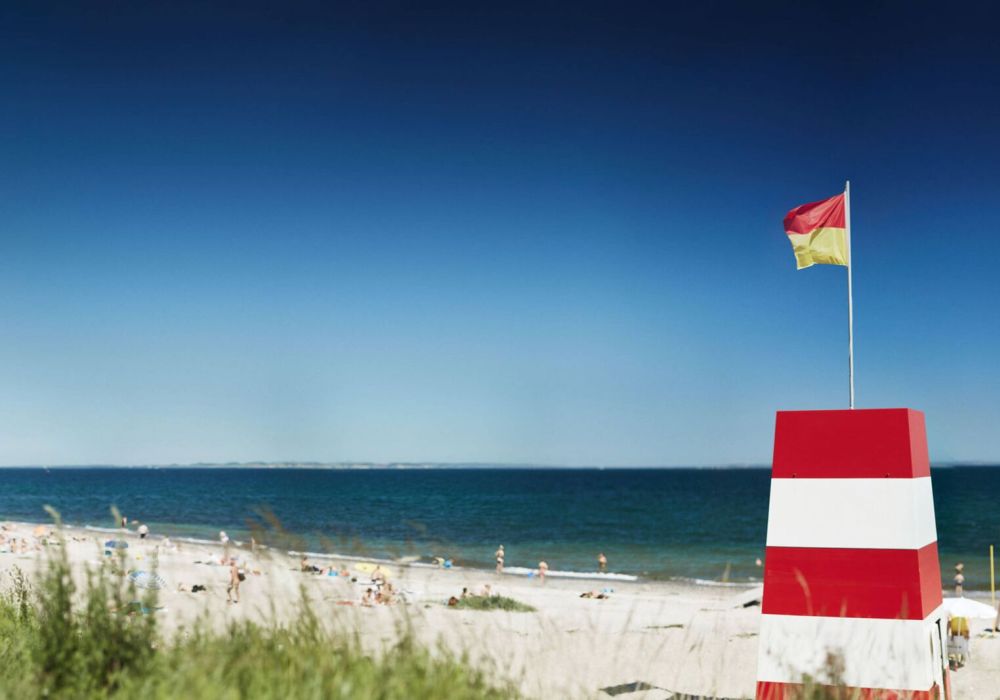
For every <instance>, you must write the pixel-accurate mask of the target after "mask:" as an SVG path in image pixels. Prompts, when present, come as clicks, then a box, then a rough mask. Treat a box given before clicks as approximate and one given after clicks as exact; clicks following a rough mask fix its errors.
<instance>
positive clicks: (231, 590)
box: [226, 557, 243, 603]
mask: <svg viewBox="0 0 1000 700" xmlns="http://www.w3.org/2000/svg"><path fill="white" fill-rule="evenodd" d="M242 580H243V575H242V574H241V573H240V569H239V567H238V566H236V557H231V558H230V559H229V587H228V588H226V602H227V603H239V602H240V581H242ZM234 595H235V597H236V600H233V596H234Z"/></svg>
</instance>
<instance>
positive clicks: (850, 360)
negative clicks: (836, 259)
mask: <svg viewBox="0 0 1000 700" xmlns="http://www.w3.org/2000/svg"><path fill="white" fill-rule="evenodd" d="M844 228H845V229H846V231H845V233H846V234H847V364H848V370H847V374H848V378H849V380H850V383H851V394H850V397H851V398H850V407H851V408H854V290H853V289H852V286H853V285H852V284H851V270H852V268H853V267H854V256H852V255H851V181H850V180H848V181H847V184H846V185H844Z"/></svg>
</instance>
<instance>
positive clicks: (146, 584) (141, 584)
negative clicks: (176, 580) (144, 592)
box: [128, 571, 167, 591]
mask: <svg viewBox="0 0 1000 700" xmlns="http://www.w3.org/2000/svg"><path fill="white" fill-rule="evenodd" d="M128 577H129V578H130V579H131V580H132V583H134V584H135V585H136V587H137V588H148V589H150V590H152V591H158V590H160V589H161V588H166V587H167V582H166V581H164V580H163V577H161V576H159V575H158V574H154V573H151V572H149V571H133V572H132V573H130V574H129V575H128Z"/></svg>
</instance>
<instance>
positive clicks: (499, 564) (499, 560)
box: [493, 545, 504, 574]
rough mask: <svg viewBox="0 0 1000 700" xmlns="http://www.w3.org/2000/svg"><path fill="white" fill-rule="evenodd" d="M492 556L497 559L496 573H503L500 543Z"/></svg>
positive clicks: (501, 546)
mask: <svg viewBox="0 0 1000 700" xmlns="http://www.w3.org/2000/svg"><path fill="white" fill-rule="evenodd" d="M493 556H494V557H496V559H497V574H502V573H503V559H504V553H503V545H500V546H499V547H497V551H496V552H494V553H493Z"/></svg>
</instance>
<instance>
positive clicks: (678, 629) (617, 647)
mask: <svg viewBox="0 0 1000 700" xmlns="http://www.w3.org/2000/svg"><path fill="white" fill-rule="evenodd" d="M8 527H10V528H12V529H13V530H14V533H13V534H14V535H15V536H24V537H28V536H30V534H31V533H32V531H33V529H34V527H35V526H34V525H28V524H8ZM5 534H8V535H9V534H11V533H10V532H8V533H5ZM64 535H65V537H66V540H67V551H68V555H69V558H70V561H71V563H72V565H73V567H74V571H75V572H77V573H78V574H79V575H80V576H81V580H82V574H83V572H84V571H85V567H86V566H88V565H90V566H95V565H99V562H102V561H103V560H105V559H106V557H105V556H104V547H103V545H102V543H103V541H104V540H106V539H109V538H111V537H119V535H111V534H107V533H95V532H93V531H87V530H80V529H73V528H67V529H66V530H65V533H64ZM121 537H122V538H123V539H125V540H127V541H128V542H129V543H130V547H129V548H128V550H126V551H127V566H128V568H129V569H132V568H135V569H144V568H149V567H151V561H152V559H153V557H154V555H155V556H157V558H158V562H159V566H158V572H159V574H160V575H161V576H162V577H163V578H164V579H165V580H166V582H167V588H166V590H164V591H161V594H160V603H159V604H160V605H162V606H165V609H164V610H160V611H158V612H156V613H155V614H156V615H157V617H158V619H159V620H160V622H161V629H163V630H164V631H166V632H167V633H171V632H173V631H176V630H177V629H178V628H179V627H181V626H183V625H184V624H185V623H190V622H192V621H193V620H194V619H195V618H197V617H199V616H201V615H204V616H206V618H207V619H208V620H210V621H211V622H212V623H213V624H215V625H217V626H218V627H220V628H221V627H223V626H224V625H225V624H226V623H228V622H229V621H231V620H236V619H247V618H249V619H253V620H257V621H261V622H268V621H273V620H275V619H278V620H280V619H283V618H287V617H288V616H291V615H293V614H294V612H295V609H296V606H297V602H298V600H299V596H300V591H305V592H306V594H307V595H308V596H309V598H310V599H311V601H312V604H313V606H314V609H316V610H317V611H319V612H320V614H321V615H322V616H325V619H328V620H329V621H331V622H332V623H334V624H343V625H346V626H347V627H348V629H351V630H359V631H360V633H361V638H362V641H363V643H364V644H365V645H366V646H367V647H369V648H371V649H372V650H373V651H375V650H378V649H382V648H385V645H386V644H391V643H392V641H393V640H395V639H397V638H398V634H399V629H400V627H401V626H402V625H409V626H410V627H411V628H412V629H413V630H414V631H415V633H416V634H417V636H418V637H419V638H420V639H421V640H422V641H424V642H425V643H428V644H430V645H435V644H438V643H442V644H443V645H444V646H445V647H446V648H449V649H451V650H454V651H455V652H457V653H467V654H468V655H469V656H470V658H471V659H473V660H474V661H475V663H477V664H480V665H481V666H482V667H483V668H484V669H486V670H487V671H488V672H489V673H491V674H495V675H496V676H497V677H502V678H505V679H509V680H512V681H514V682H515V683H517V684H518V686H519V687H520V688H521V690H522V691H523V692H524V693H525V694H526V695H528V696H530V697H539V698H587V697H595V698H596V697H603V698H610V697H611V696H609V695H607V694H604V693H601V692H600V689H601V688H606V687H610V686H615V685H619V684H625V683H633V682H636V681H642V682H645V683H648V684H650V685H652V686H654V687H656V688H663V689H669V690H671V691H675V692H684V693H691V694H698V695H706V696H715V697H725V698H752V697H753V695H754V687H755V673H756V663H757V629H758V624H759V615H760V608H759V607H751V608H742V607H740V606H739V604H738V603H739V599H740V597H741V596H743V597H745V595H746V589H745V588H741V587H711V586H694V585H682V584H676V583H662V582H636V583H622V582H618V581H599V580H579V579H559V578H553V577H549V579H548V581H547V582H546V583H545V584H544V585H543V584H541V583H540V582H539V581H538V580H537V579H529V578H527V577H525V576H500V577H498V576H496V575H495V574H493V573H492V572H483V571H476V570H468V569H465V570H462V569H450V570H446V569H437V568H429V567H418V566H404V565H398V564H392V565H390V567H389V568H390V569H391V570H392V574H393V575H392V577H391V579H390V580H391V581H392V582H393V583H394V584H395V585H396V587H397V588H401V589H403V590H404V591H406V592H407V597H408V598H409V602H405V603H400V604H397V605H393V606H376V607H372V608H367V607H361V606H360V605H358V603H359V601H360V598H361V595H362V593H363V592H364V589H365V586H364V585H361V584H360V583H353V584H352V583H350V582H349V581H345V580H343V579H341V578H339V577H328V576H319V575H310V574H303V573H301V572H300V571H299V570H298V568H299V562H298V560H297V559H296V558H293V557H290V556H287V555H283V554H276V553H273V552H268V553H266V554H261V555H259V556H257V557H255V558H254V557H252V556H251V555H250V553H249V552H248V551H247V550H245V549H239V548H235V547H234V548H232V550H231V551H232V552H233V553H234V554H236V555H237V556H239V557H241V558H243V559H245V560H246V563H247V567H248V568H249V569H251V570H254V569H256V570H259V571H260V574H259V575H257V574H253V573H249V574H248V576H247V580H246V581H245V582H244V583H243V585H242V587H241V591H240V603H239V604H237V605H230V604H227V602H226V585H227V581H228V578H229V572H228V568H227V567H224V566H219V565H206V564H196V563H195V561H213V560H214V561H218V560H219V558H220V557H221V556H222V548H221V547H220V546H215V545H201V544H197V545H196V544H188V543H185V542H181V543H180V549H179V550H173V549H164V548H162V547H161V546H160V545H161V544H162V543H161V541H160V540H158V539H150V540H146V541H140V540H139V538H138V537H137V536H135V535H134V534H124V535H121ZM175 544H176V542H175ZM49 550H50V547H43V548H42V552H35V551H32V552H30V553H28V554H11V553H0V585H7V584H8V583H9V580H10V579H9V576H8V575H7V572H9V571H10V570H11V569H12V568H13V567H15V566H16V567H19V568H20V569H21V570H23V571H24V572H25V573H27V574H28V575H29V576H30V575H33V574H34V573H35V572H36V571H37V570H38V567H39V566H40V565H41V564H42V563H43V562H44V561H45V556H46V553H47V552H48V551H49ZM358 561H359V560H357V559H350V558H345V559H336V560H333V561H332V563H335V564H336V565H337V566H338V567H339V565H340V563H346V564H348V566H350V567H351V568H353V565H354V564H356V563H357V562H358ZM314 563H316V564H318V565H325V564H326V563H327V562H326V561H319V560H317V561H314ZM178 584H184V585H185V586H186V587H187V588H188V589H190V586H191V585H192V584H202V585H206V586H208V591H207V592H200V593H189V592H180V591H178V590H177V587H178ZM485 584H490V585H491V586H492V587H493V590H494V592H498V593H501V594H503V595H507V596H510V597H513V598H516V599H517V600H520V601H523V602H525V603H528V604H530V605H533V606H535V607H536V608H538V612H535V613H509V612H504V611H492V612H481V611H472V610H454V609H450V608H448V607H447V606H446V605H445V604H444V603H445V601H446V600H447V599H448V598H449V597H450V596H453V595H455V596H457V595H459V593H460V592H461V590H462V588H463V587H468V588H469V589H470V590H471V591H473V592H476V591H478V590H480V589H481V588H482V586H483V585H485ZM603 588H613V589H614V592H613V593H611V594H610V598H609V599H608V600H591V599H581V598H580V597H579V594H580V593H581V592H583V591H587V590H598V591H599V590H601V589H603ZM344 602H350V603H353V605H345V604H343V603H344ZM985 626H986V622H982V623H977V624H976V625H975V627H974V629H975V630H976V631H979V630H981V629H982V628H983V627H985ZM951 678H952V687H953V690H954V697H955V698H956V699H958V700H965V699H967V698H968V699H975V700H980V699H983V698H985V699H994V698H1000V636H996V637H993V638H980V639H974V640H973V657H972V660H971V662H970V663H969V664H968V666H966V667H965V668H963V669H961V670H959V671H957V672H954V673H952V674H951ZM642 696H643V694H639V693H634V694H633V693H630V694H624V695H619V696H617V697H618V698H619V699H620V700H633V699H634V698H638V697H642ZM645 696H646V697H648V698H662V697H666V696H667V694H666V693H664V692H662V691H651V692H649V693H647V694H645Z"/></svg>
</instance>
